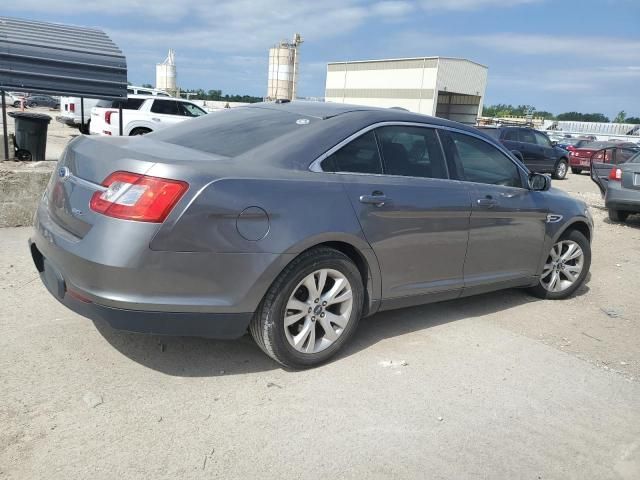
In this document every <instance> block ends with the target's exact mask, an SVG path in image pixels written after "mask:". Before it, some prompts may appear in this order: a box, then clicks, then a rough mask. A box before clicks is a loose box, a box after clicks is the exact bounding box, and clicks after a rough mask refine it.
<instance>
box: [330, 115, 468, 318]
mask: <svg viewBox="0 0 640 480" xmlns="http://www.w3.org/2000/svg"><path fill="white" fill-rule="evenodd" d="M383 162H384V163H383ZM322 166H323V169H324V170H327V169H329V170H331V171H336V172H339V173H340V174H341V175H342V179H343V185H344V188H345V190H346V192H347V194H348V196H349V199H350V201H351V204H352V206H353V208H354V210H355V213H356V215H357V217H358V220H359V222H360V225H361V227H362V230H363V233H364V235H365V237H366V239H367V241H368V242H369V244H370V245H371V247H372V249H373V251H374V253H375V255H376V257H377V259H378V263H379V265H380V270H381V277H382V299H383V304H382V307H381V308H391V307H399V306H407V305H411V304H416V303H420V302H422V301H424V296H426V295H431V296H432V297H435V298H437V299H449V298H455V297H457V296H458V295H459V294H460V292H461V289H462V287H463V285H464V277H463V265H464V256H465V252H466V249H467V238H468V226H469V216H470V213H471V202H470V198H469V193H468V191H467V189H466V188H465V187H464V185H462V184H461V182H458V181H455V180H450V179H449V178H448V173H447V167H446V162H445V160H444V156H443V153H442V149H441V147H440V143H439V141H438V139H437V135H436V133H435V130H434V129H431V128H425V127H421V126H414V125H407V124H402V125H394V126H385V127H380V128H378V129H376V130H375V131H372V130H371V131H368V132H366V133H364V134H362V135H361V136H359V137H358V138H356V139H354V140H352V141H350V142H349V143H347V144H346V145H345V146H343V147H342V148H340V149H338V150H337V151H336V152H335V153H333V154H332V155H330V156H329V157H327V159H325V160H324V161H323V163H322Z"/></svg>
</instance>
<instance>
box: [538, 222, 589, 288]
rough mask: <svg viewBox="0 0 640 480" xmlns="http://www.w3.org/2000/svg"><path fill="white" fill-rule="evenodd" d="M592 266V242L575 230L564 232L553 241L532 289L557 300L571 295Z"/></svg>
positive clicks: (582, 281)
mask: <svg viewBox="0 0 640 480" xmlns="http://www.w3.org/2000/svg"><path fill="white" fill-rule="evenodd" d="M590 266H591V244H590V243H589V240H587V238H586V237H585V236H584V235H583V234H582V233H580V232H579V231H577V230H572V231H570V232H569V233H565V234H564V235H562V236H561V237H560V239H558V240H557V241H556V243H554V244H553V246H552V247H551V251H550V252H549V254H548V256H547V260H546V261H545V264H544V267H543V269H542V274H541V275H540V280H539V282H538V284H537V285H536V286H535V287H532V288H531V289H530V291H531V293H532V294H533V295H535V296H536V297H539V298H546V299H549V300H560V299H563V298H567V297H569V296H571V295H572V294H573V293H574V292H575V291H576V290H577V289H578V288H579V287H580V286H581V285H582V284H583V283H584V280H585V278H587V274H588V273H589V267H590Z"/></svg>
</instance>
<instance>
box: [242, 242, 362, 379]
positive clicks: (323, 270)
mask: <svg viewBox="0 0 640 480" xmlns="http://www.w3.org/2000/svg"><path fill="white" fill-rule="evenodd" d="M363 299H364V287H363V285H362V278H361V276H360V272H359V271H358V268H357V267H356V265H355V264H354V263H353V262H352V261H351V259H349V257H347V256H346V255H344V254H343V253H341V252H338V251H337V250H333V249H331V248H317V249H313V250H309V251H307V252H304V253H303V254H301V255H300V256H299V257H298V258H296V259H295V260H294V261H293V262H291V264H290V265H288V266H287V267H286V268H285V269H284V271H283V272H282V273H281V274H280V276H279V277H278V278H277V279H276V281H275V282H274V283H273V285H272V286H271V288H270V289H269V291H268V292H267V294H266V295H265V297H264V299H263V300H262V302H261V304H260V306H259V307H258V310H257V311H256V313H255V315H254V317H253V319H252V321H251V326H250V331H251V335H252V337H253V339H254V340H255V341H256V343H257V344H258V346H259V347H260V348H261V349H262V350H263V351H264V352H265V353H266V354H267V355H269V356H270V357H271V358H273V359H274V360H275V361H277V362H279V363H280V364H282V365H284V366H285V367H290V368H308V367H313V366H315V365H318V364H320V363H322V362H325V361H326V360H328V359H329V358H331V357H332V356H333V355H334V354H335V353H336V352H337V351H338V350H339V349H340V348H341V347H342V345H344V343H346V342H347V341H348V340H349V338H350V337H351V336H352V335H353V333H354V332H355V329H356V326H357V324H358V320H359V319H360V315H361V314H362V304H363Z"/></svg>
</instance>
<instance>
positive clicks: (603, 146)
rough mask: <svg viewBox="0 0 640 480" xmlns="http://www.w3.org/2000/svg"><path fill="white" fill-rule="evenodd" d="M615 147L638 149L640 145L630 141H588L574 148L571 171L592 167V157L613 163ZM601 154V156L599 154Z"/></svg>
mask: <svg viewBox="0 0 640 480" xmlns="http://www.w3.org/2000/svg"><path fill="white" fill-rule="evenodd" d="M613 147H619V148H629V149H637V148H639V146H638V145H636V144H635V143H630V142H611V141H608V142H588V143H586V144H584V145H582V146H581V147H579V148H574V149H573V150H572V151H571V155H570V157H569V164H570V165H571V171H572V172H573V173H576V174H580V173H582V172H583V171H585V170H590V169H591V162H592V157H594V156H595V157H596V158H595V160H596V161H597V160H601V161H602V162H603V163H611V161H612V159H611V158H610V155H611V153H612V152H613V151H614V150H612V148H613ZM598 154H600V158H598V157H597V155H598Z"/></svg>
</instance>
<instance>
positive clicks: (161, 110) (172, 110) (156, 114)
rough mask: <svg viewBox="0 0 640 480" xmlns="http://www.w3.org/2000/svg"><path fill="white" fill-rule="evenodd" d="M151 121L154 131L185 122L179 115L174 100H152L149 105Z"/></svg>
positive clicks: (176, 103)
mask: <svg viewBox="0 0 640 480" xmlns="http://www.w3.org/2000/svg"><path fill="white" fill-rule="evenodd" d="M151 114H152V115H151V121H152V122H153V123H154V125H155V127H154V130H158V129H160V128H165V127H168V126H170V125H175V124H176V123H180V122H182V121H183V120H185V117H184V116H183V115H182V114H181V111H180V108H179V106H178V102H177V101H176V100H169V99H167V100H164V99H162V100H159V99H158V100H156V99H154V100H153V104H152V105H151Z"/></svg>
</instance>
